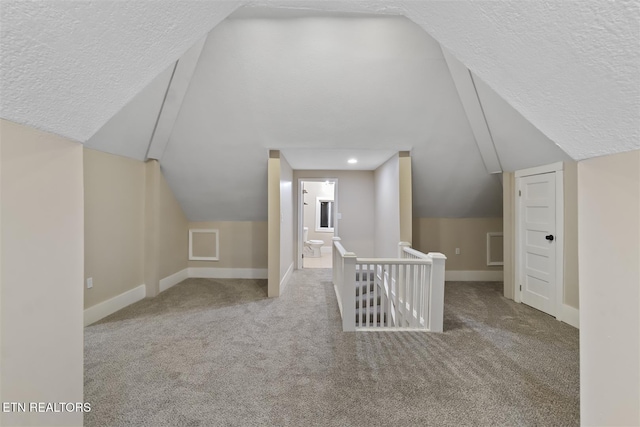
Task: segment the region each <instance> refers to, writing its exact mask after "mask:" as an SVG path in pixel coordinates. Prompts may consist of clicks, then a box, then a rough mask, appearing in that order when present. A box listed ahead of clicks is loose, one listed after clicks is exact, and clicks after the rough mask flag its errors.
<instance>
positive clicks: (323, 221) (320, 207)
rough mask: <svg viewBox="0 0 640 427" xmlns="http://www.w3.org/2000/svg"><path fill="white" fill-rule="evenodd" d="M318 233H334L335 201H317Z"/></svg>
mask: <svg viewBox="0 0 640 427" xmlns="http://www.w3.org/2000/svg"><path fill="white" fill-rule="evenodd" d="M316 231H319V232H328V233H333V200H329V199H322V198H320V197H318V198H317V199H316Z"/></svg>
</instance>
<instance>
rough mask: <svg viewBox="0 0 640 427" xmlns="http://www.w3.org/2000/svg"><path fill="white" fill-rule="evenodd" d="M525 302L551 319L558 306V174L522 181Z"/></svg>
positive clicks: (520, 228)
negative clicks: (548, 315)
mask: <svg viewBox="0 0 640 427" xmlns="http://www.w3.org/2000/svg"><path fill="white" fill-rule="evenodd" d="M518 190H519V193H518V194H519V197H518V198H519V204H520V206H519V207H520V209H519V211H520V215H519V224H518V227H519V235H520V239H519V240H520V242H519V245H520V247H519V251H518V252H519V253H520V260H519V262H520V269H519V270H520V277H519V282H520V286H521V291H522V293H521V298H522V302H524V303H525V304H527V305H530V306H531V307H534V308H537V309H538V310H541V311H544V312H545V313H548V314H550V315H552V316H556V317H557V315H558V313H557V305H556V298H557V297H556V295H557V289H556V286H557V285H558V284H556V249H557V239H556V174H555V172H552V173H545V174H541V175H532V176H524V177H521V178H519V187H518Z"/></svg>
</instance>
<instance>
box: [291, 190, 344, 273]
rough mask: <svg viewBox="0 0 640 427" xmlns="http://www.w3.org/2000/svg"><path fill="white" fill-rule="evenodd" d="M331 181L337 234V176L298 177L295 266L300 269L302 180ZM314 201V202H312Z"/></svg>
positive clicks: (334, 224) (302, 225) (335, 233)
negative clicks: (296, 252)
mask: <svg viewBox="0 0 640 427" xmlns="http://www.w3.org/2000/svg"><path fill="white" fill-rule="evenodd" d="M303 181H315V182H325V181H329V182H333V218H334V220H333V235H334V236H338V235H339V234H338V227H339V226H340V216H339V215H338V212H339V211H338V178H298V190H297V191H298V237H297V239H296V240H297V242H298V254H297V261H296V264H295V265H296V268H297V269H298V270H302V251H303V250H304V242H303V241H302V236H303V228H304V223H303V222H302V219H303V218H302V210H303V208H304V197H303V196H304V195H303V194H302V182H303ZM314 203H315V202H314Z"/></svg>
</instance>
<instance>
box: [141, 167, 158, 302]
mask: <svg viewBox="0 0 640 427" xmlns="http://www.w3.org/2000/svg"><path fill="white" fill-rule="evenodd" d="M160 178H161V176H160V163H159V162H158V161H157V160H149V161H147V162H146V163H145V191H144V283H145V287H146V293H147V294H146V296H147V298H149V297H155V296H156V295H158V293H160V273H159V268H160V265H159V260H160Z"/></svg>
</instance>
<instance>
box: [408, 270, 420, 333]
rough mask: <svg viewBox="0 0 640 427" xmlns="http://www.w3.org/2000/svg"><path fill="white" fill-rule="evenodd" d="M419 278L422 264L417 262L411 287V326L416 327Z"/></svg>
mask: <svg viewBox="0 0 640 427" xmlns="http://www.w3.org/2000/svg"><path fill="white" fill-rule="evenodd" d="M419 279H420V266H419V265H417V264H414V265H413V281H412V282H411V285H412V289H411V312H410V313H411V327H412V328H415V327H416V323H417V322H416V314H417V313H416V310H415V309H416V299H417V297H418V296H417V292H418V283H419Z"/></svg>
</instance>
